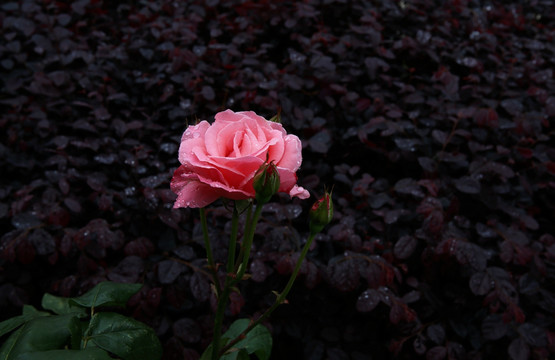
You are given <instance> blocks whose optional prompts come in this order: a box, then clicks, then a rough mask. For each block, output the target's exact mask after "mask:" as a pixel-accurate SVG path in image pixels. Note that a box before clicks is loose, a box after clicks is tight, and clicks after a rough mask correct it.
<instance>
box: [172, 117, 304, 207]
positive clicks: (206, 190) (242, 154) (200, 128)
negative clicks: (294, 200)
mask: <svg viewBox="0 0 555 360" xmlns="http://www.w3.org/2000/svg"><path fill="white" fill-rule="evenodd" d="M301 148H302V146H301V141H300V140H299V138H298V137H297V136H295V135H288V134H287V133H286V132H285V130H284V129H283V126H281V124H279V123H275V122H272V121H268V120H266V119H264V118H263V117H261V116H258V115H256V114H255V113H254V112H252V111H244V112H237V113H236V112H233V111H231V110H226V111H223V112H220V113H218V114H216V116H215V121H214V123H213V124H212V125H210V124H209V123H208V122H207V121H201V122H200V123H198V124H197V125H193V126H189V127H188V128H187V130H185V133H183V136H182V138H181V145H180V147H179V162H180V163H181V166H180V167H179V168H177V170H176V171H175V173H174V174H173V178H172V180H171V189H172V191H173V192H175V193H176V194H177V199H176V201H175V204H174V205H173V207H174V208H179V207H192V208H196V207H204V206H206V205H208V204H210V203H212V202H214V201H215V200H217V199H218V198H220V197H225V198H228V199H233V200H241V199H250V198H254V197H255V192H254V189H253V186H252V181H253V177H254V174H255V173H256V171H257V170H258V169H259V168H260V166H261V165H262V164H263V163H264V162H265V161H266V157H267V156H268V161H269V162H271V161H273V162H274V164H275V165H276V167H277V170H278V172H279V176H280V186H279V191H280V192H286V193H288V194H289V195H291V196H297V197H299V198H301V199H306V198H308V197H309V193H308V191H306V190H305V189H303V188H302V187H300V186H297V185H296V183H297V175H296V174H295V172H296V171H297V170H298V169H299V167H300V166H301V162H302V155H301Z"/></svg>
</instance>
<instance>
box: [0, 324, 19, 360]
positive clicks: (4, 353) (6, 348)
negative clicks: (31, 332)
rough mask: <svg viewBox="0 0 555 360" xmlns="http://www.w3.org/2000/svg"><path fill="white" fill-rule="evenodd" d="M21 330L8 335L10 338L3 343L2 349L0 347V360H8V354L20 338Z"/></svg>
mask: <svg viewBox="0 0 555 360" xmlns="http://www.w3.org/2000/svg"><path fill="white" fill-rule="evenodd" d="M22 331H23V328H19V329H17V331H16V332H14V333H13V334H11V335H10V337H9V338H8V339H7V340H6V342H4V344H3V345H2V347H0V359H1V360H8V359H10V358H11V357H10V354H11V353H12V350H13V348H14V346H15V344H16V343H17V340H18V339H19V338H20V337H21V333H22Z"/></svg>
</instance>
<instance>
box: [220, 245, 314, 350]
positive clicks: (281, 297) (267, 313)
mask: <svg viewBox="0 0 555 360" xmlns="http://www.w3.org/2000/svg"><path fill="white" fill-rule="evenodd" d="M314 236H316V234H311V235H310V236H309V237H308V240H307V241H306V244H305V245H304V247H303V249H302V251H301V255H300V256H299V259H298V260H297V263H296V264H295V268H294V269H293V273H291V276H290V277H289V281H288V282H287V285H285V288H284V289H283V291H282V292H281V293H280V294H279V295H278V297H277V298H276V300H275V302H274V303H273V304H272V306H271V307H270V308H268V310H266V311H265V312H264V314H262V315H261V316H260V317H259V318H258V319H256V320H255V321H253V322H251V323H250V324H249V326H248V327H247V328H246V329H245V330H244V331H243V332H242V333H241V334H239V336H237V337H236V338H235V339H233V340H231V341H230V342H229V343H227V344H226V345H225V346H224V347H223V348H222V349H221V350H220V351H219V353H220V354H224V353H225V352H226V351H227V350H229V349H230V348H231V347H233V346H234V345H235V344H237V343H238V342H239V341H241V340H242V339H243V338H244V336H245V335H246V334H247V333H248V332H249V331H251V330H252V329H254V328H255V327H256V326H257V325H259V324H260V323H261V322H262V321H264V320H265V319H266V318H267V317H268V316H270V314H271V313H272V312H273V311H274V310H275V309H276V308H277V307H278V306H279V305H281V304H282V303H284V302H285V298H286V297H287V294H288V293H289V291H290V290H291V288H292V287H293V283H294V282H295V279H296V278H297V275H298V274H299V271H300V269H301V265H302V262H303V260H304V259H305V257H306V254H307V253H308V250H309V249H310V245H311V244H312V241H313V240H314ZM213 359H217V357H216V358H213Z"/></svg>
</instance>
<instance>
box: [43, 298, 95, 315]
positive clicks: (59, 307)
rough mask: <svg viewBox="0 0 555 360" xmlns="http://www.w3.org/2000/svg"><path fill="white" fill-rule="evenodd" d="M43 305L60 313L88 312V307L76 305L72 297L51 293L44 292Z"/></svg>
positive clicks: (84, 313) (83, 313)
mask: <svg viewBox="0 0 555 360" xmlns="http://www.w3.org/2000/svg"><path fill="white" fill-rule="evenodd" d="M41 306H42V307H43V308H44V309H46V310H50V311H52V312H53V313H55V314H58V315H65V314H73V313H78V314H82V315H86V314H87V309H86V308H84V307H83V306H81V305H76V304H75V303H74V302H72V300H71V299H70V298H63V297H58V296H54V295H50V294H44V295H43V297H42V302H41Z"/></svg>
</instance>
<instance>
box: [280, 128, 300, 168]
mask: <svg viewBox="0 0 555 360" xmlns="http://www.w3.org/2000/svg"><path fill="white" fill-rule="evenodd" d="M284 145H285V148H284V150H283V156H282V157H281V159H280V161H279V162H278V163H277V165H278V166H279V167H282V168H287V169H290V170H291V171H293V172H295V171H297V170H298V169H299V168H300V167H301V163H302V161H303V157H302V144H301V140H300V139H299V138H298V137H297V136H295V135H287V136H285V137H284Z"/></svg>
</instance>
